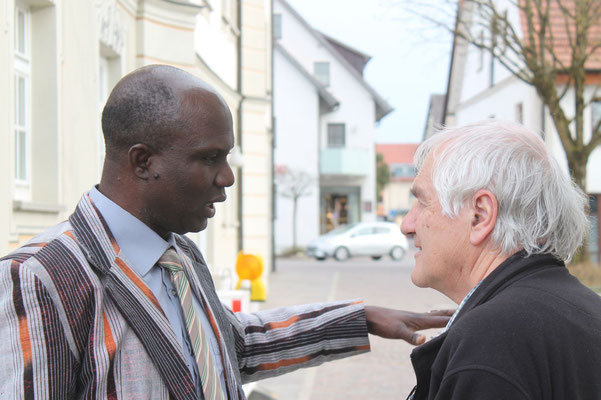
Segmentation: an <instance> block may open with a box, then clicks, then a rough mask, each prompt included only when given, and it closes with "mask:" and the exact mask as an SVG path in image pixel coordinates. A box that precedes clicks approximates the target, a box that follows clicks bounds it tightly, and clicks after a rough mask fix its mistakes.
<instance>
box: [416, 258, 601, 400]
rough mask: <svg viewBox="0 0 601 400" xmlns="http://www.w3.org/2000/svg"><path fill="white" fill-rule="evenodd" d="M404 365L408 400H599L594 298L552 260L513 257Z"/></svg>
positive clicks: (599, 328) (598, 322) (600, 305)
mask: <svg viewBox="0 0 601 400" xmlns="http://www.w3.org/2000/svg"><path fill="white" fill-rule="evenodd" d="M411 360H412V362H413V368H414V369H415V374H416V377H417V390H416V393H415V396H414V400H420V399H445V400H449V399H457V400H459V399H461V400H466V399H486V400H490V399H495V400H496V399H508V400H509V399H511V400H519V399H530V400H534V399H541V400H543V399H544V400H552V399H570V400H578V399H582V400H593V399H601V297H600V296H599V295H597V294H596V293H594V292H593V291H591V290H589V289H587V288H586V287H585V286H583V285H582V284H581V283H580V282H579V281H578V280H577V279H576V278H575V277H573V276H572V275H570V274H569V272H568V270H567V268H565V265H564V263H563V262H561V261H559V260H557V259H556V258H554V257H553V256H551V255H536V256H531V257H528V258H526V257H525V254H524V253H523V252H519V253H517V254H514V255H513V256H511V257H510V258H509V259H507V260H506V261H505V262H503V263H502V264H501V265H500V266H499V267H498V268H497V269H496V270H495V271H493V272H492V273H491V274H490V275H489V276H488V277H486V279H484V281H483V282H482V284H481V285H480V287H479V288H478V289H477V290H476V291H475V292H474V294H473V295H472V297H471V298H470V299H469V300H468V301H467V302H466V303H465V305H464V307H463V308H462V310H461V311H460V313H459V315H458V316H457V318H456V319H455V322H454V323H453V325H452V327H451V329H450V330H449V331H447V332H446V333H444V334H442V335H440V336H438V337H436V338H434V339H432V340H431V341H429V342H427V343H425V344H424V345H422V346H419V347H417V348H415V349H414V350H413V352H412V354H411Z"/></svg>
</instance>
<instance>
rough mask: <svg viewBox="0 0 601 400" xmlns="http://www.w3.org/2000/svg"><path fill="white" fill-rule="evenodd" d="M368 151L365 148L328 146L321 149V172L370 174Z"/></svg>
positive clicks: (331, 173) (326, 173)
mask: <svg viewBox="0 0 601 400" xmlns="http://www.w3.org/2000/svg"><path fill="white" fill-rule="evenodd" d="M368 154H369V153H368V151H367V150H365V149H349V148H346V147H341V148H327V149H322V150H321V160H320V163H321V168H320V169H321V171H320V172H321V173H322V174H324V175H355V176H365V175H368V174H369V171H370V165H369V159H368V158H369V157H368Z"/></svg>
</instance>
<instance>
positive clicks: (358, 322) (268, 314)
mask: <svg viewBox="0 0 601 400" xmlns="http://www.w3.org/2000/svg"><path fill="white" fill-rule="evenodd" d="M228 318H229V319H230V322H231V324H232V326H233V331H234V338H235V343H236V353H237V356H238V364H239V366H240V375H241V377H242V381H243V382H244V383H246V382H252V381H255V380H258V379H264V378H270V377H273V376H277V375H281V374H283V373H286V372H290V371H293V370H295V369H298V368H302V367H312V366H315V365H319V364H322V363H323V362H326V361H330V360H336V359H340V358H344V357H348V356H352V355H356V354H361V353H364V352H367V351H369V339H368V332H367V321H366V319H365V310H364V306H363V302H362V301H360V300H356V301H347V302H336V303H318V304H309V305H301V306H294V307H285V308H278V309H274V310H266V311H260V312H256V313H253V314H243V313H236V314H234V313H232V312H231V311H229V312H228Z"/></svg>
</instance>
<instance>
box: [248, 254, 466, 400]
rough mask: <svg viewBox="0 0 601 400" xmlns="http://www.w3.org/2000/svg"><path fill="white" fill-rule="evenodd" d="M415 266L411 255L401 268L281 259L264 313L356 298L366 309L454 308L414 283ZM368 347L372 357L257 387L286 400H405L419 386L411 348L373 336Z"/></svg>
mask: <svg viewBox="0 0 601 400" xmlns="http://www.w3.org/2000/svg"><path fill="white" fill-rule="evenodd" d="M412 263H413V258H412V257H411V256H410V255H408V256H407V257H406V258H405V260H404V261H403V262H401V263H398V262H391V261H388V260H382V261H379V262H378V261H372V260H371V259H368V258H367V259H351V260H348V261H345V262H341V263H339V262H336V261H325V262H317V261H313V260H309V259H302V258H300V259H278V260H277V272H275V273H272V274H271V278H270V282H269V294H268V300H267V301H266V302H265V303H264V304H263V305H262V306H261V308H262V309H267V308H274V307H281V306H287V305H293V304H302V303H312V302H320V301H334V300H345V299H350V298H358V297H361V298H363V299H364V301H365V303H366V304H377V305H382V306H388V307H395V308H401V309H406V310H412V311H427V310H430V309H441V308H454V307H455V305H454V303H452V302H451V301H450V300H449V299H447V298H446V297H445V296H443V295H441V294H439V293H437V292H435V291H433V290H430V289H419V288H417V287H415V286H414V285H413V284H412V283H411V279H410V274H411V268H412V265H413V264H412ZM432 333H434V332H432ZM432 333H430V334H432ZM370 342H371V347H372V350H371V352H370V353H367V354H363V355H360V356H355V357H350V358H347V359H344V360H339V361H335V362H331V363H326V364H322V365H321V366H318V367H314V368H309V369H302V370H299V371H295V372H293V373H290V374H286V375H283V376H280V377H277V378H272V379H267V380H264V381H261V382H260V383H259V387H261V388H264V389H265V390H266V391H267V392H270V393H273V394H274V395H275V396H276V398H278V399H282V400H316V399H319V400H322V399H323V400H336V399H341V400H342V399H345V400H355V399H356V400H359V399H383V400H386V399H399V398H404V397H403V395H406V394H408V393H409V391H410V390H411V388H412V387H413V385H414V384H415V378H414V375H413V368H412V366H411V362H410V359H409V354H410V352H411V350H412V348H413V346H411V345H409V344H407V343H405V342H403V341H396V340H386V339H381V338H378V337H374V336H370Z"/></svg>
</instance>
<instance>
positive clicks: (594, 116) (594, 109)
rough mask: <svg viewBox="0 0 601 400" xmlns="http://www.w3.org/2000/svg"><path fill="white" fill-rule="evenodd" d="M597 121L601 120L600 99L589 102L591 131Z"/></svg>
mask: <svg viewBox="0 0 601 400" xmlns="http://www.w3.org/2000/svg"><path fill="white" fill-rule="evenodd" d="M599 121H601V99H594V100H593V101H592V103H591V127H592V128H591V131H594V129H595V128H596V127H597V124H599Z"/></svg>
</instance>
